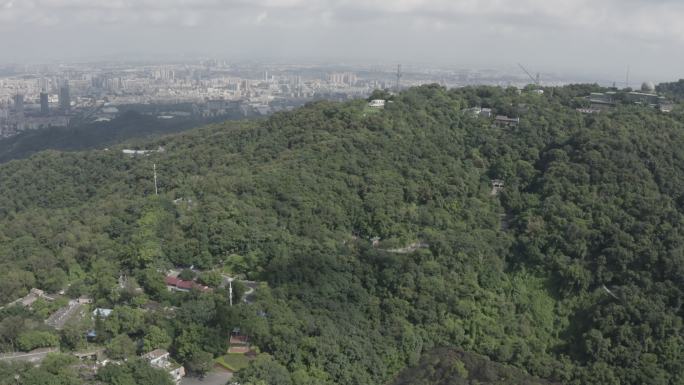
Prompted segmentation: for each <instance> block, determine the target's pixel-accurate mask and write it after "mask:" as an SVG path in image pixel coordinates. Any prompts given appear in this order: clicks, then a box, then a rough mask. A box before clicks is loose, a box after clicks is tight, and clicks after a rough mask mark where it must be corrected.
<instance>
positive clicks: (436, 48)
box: [0, 0, 684, 68]
mask: <svg viewBox="0 0 684 385" xmlns="http://www.w3.org/2000/svg"><path fill="white" fill-rule="evenodd" d="M682 19H684V3H682V2H680V1H676V0H600V1H597V0H0V33H2V34H3V36H15V38H13V39H9V40H8V39H4V40H6V41H5V42H4V43H3V42H2V41H0V49H2V48H5V49H6V50H14V51H15V52H18V53H20V52H22V50H24V51H26V52H28V51H29V50H32V51H40V49H41V48H42V47H39V46H38V45H40V44H43V43H41V39H40V38H38V37H35V36H31V34H30V33H32V32H29V33H27V32H26V31H36V30H43V31H44V33H48V34H49V35H51V36H54V38H55V39H57V38H58V36H59V34H64V35H65V36H67V38H68V39H70V41H72V42H73V46H74V48H73V49H74V50H76V49H77V47H78V46H79V44H81V43H83V44H86V43H92V42H93V41H98V42H99V41H106V42H108V43H111V42H115V43H116V44H118V45H120V46H122V47H127V46H131V47H136V49H138V50H145V49H152V48H150V46H152V47H153V48H155V47H167V48H165V49H168V50H171V51H175V48H176V47H175V46H174V45H173V44H175V43H174V42H177V41H182V42H186V44H187V45H188V46H192V48H195V49H207V50H218V49H219V48H216V47H219V46H220V47H221V49H225V50H227V51H229V52H236V51H240V52H250V53H251V52H258V53H259V54H262V53H263V54H264V55H266V54H272V53H274V52H275V53H276V54H277V53H278V52H283V51H285V52H292V54H297V53H308V52H316V54H320V55H328V56H334V55H337V56H340V55H349V56H355V57H361V58H362V57H369V58H374V59H377V58H381V59H383V60H384V59H386V60H398V59H402V58H409V59H411V58H415V57H420V58H424V59H425V60H436V59H439V58H443V59H444V60H453V58H459V59H461V58H464V57H468V56H477V57H480V58H481V61H486V60H495V59H496V57H497V56H496V55H494V54H490V53H488V52H490V51H491V50H482V49H481V48H482V47H483V46H485V45H486V46H487V47H490V48H492V49H496V50H499V51H500V52H505V53H508V54H509V55H511V56H516V55H520V56H522V55H526V57H528V56H533V58H534V60H537V61H540V62H543V61H546V62H548V63H549V65H551V64H553V63H561V64H563V63H577V62H578V61H580V60H585V61H586V60H588V61H599V62H602V63H604V65H605V66H606V67H607V66H609V65H612V63H611V60H613V59H614V58H615V57H616V55H617V56H620V55H621V56H622V57H621V58H620V60H631V59H630V58H629V55H630V52H634V53H635V54H641V55H643V54H645V53H649V54H650V55H652V57H654V58H657V59H658V60H664V61H666V62H668V63H669V62H672V63H674V62H676V61H677V60H680V61H681V59H684V58H682V56H684V54H680V53H678V52H680V51H684V47H683V45H684V23H681V22H680V20H682ZM66 29H69V31H68V32H64V31H63V30H66ZM74 31H77V32H79V31H85V32H84V33H82V34H81V33H75V32H74ZM235 36H240V39H234V38H233V37H235ZM127 39H128V40H127ZM155 39H156V40H155ZM64 40H65V39H64V38H63V39H62V41H64ZM395 41H396V42H395ZM10 45H11V46H10ZM250 46H258V47H259V49H261V51H257V49H256V48H254V49H252V48H250ZM168 47H173V48H168ZM293 47H295V48H297V49H291V48H293ZM48 48H52V47H48ZM95 49H99V48H98V47H97V46H95ZM159 49H161V48H159ZM5 52H7V51H5ZM416 52H420V53H421V55H417V54H416ZM568 52H572V56H571V54H569V53H568ZM618 54H619V55H618ZM535 55H536V56H535ZM579 55H586V56H587V57H586V59H585V58H580V57H578V56H579ZM516 59H518V58H515V59H511V60H516ZM639 60H644V61H646V59H639ZM649 60H650V59H649ZM654 60H655V59H654ZM653 67H654V68H655V67H656V66H655V65H654V66H653ZM672 67H673V68H674V65H672Z"/></svg>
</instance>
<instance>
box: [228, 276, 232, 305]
mask: <svg viewBox="0 0 684 385" xmlns="http://www.w3.org/2000/svg"><path fill="white" fill-rule="evenodd" d="M228 300H229V301H230V306H233V281H228Z"/></svg>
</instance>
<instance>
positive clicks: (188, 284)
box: [164, 276, 211, 291]
mask: <svg viewBox="0 0 684 385" xmlns="http://www.w3.org/2000/svg"><path fill="white" fill-rule="evenodd" d="M164 282H166V288H167V289H168V290H169V291H190V290H192V289H193V288H195V289H198V290H200V291H211V288H210V287H208V286H204V285H200V284H199V283H197V282H195V281H184V280H182V279H180V278H177V277H172V276H167V277H166V278H164Z"/></svg>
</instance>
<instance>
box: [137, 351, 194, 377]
mask: <svg viewBox="0 0 684 385" xmlns="http://www.w3.org/2000/svg"><path fill="white" fill-rule="evenodd" d="M142 358H144V359H145V360H147V362H149V363H150V366H153V367H155V368H158V369H163V370H166V371H167V372H168V373H169V375H170V376H171V378H172V379H173V380H174V381H175V382H176V384H178V383H180V381H181V380H182V379H183V377H185V368H184V367H183V366H181V365H179V364H177V363H176V362H174V361H173V360H172V359H171V356H170V354H169V352H168V351H166V350H164V349H155V350H153V351H151V352H149V353H147V354H145V355H143V356H142Z"/></svg>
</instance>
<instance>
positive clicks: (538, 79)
mask: <svg viewBox="0 0 684 385" xmlns="http://www.w3.org/2000/svg"><path fill="white" fill-rule="evenodd" d="M518 66H519V67H520V69H522V70H523V71H524V72H525V73H526V74H527V76H529V77H530V80H532V83H534V85H536V86H541V77H540V76H539V72H537V76H536V77H534V76H532V75H531V74H530V73H529V71H527V69H525V67H523V65H522V64H520V63H518Z"/></svg>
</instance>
